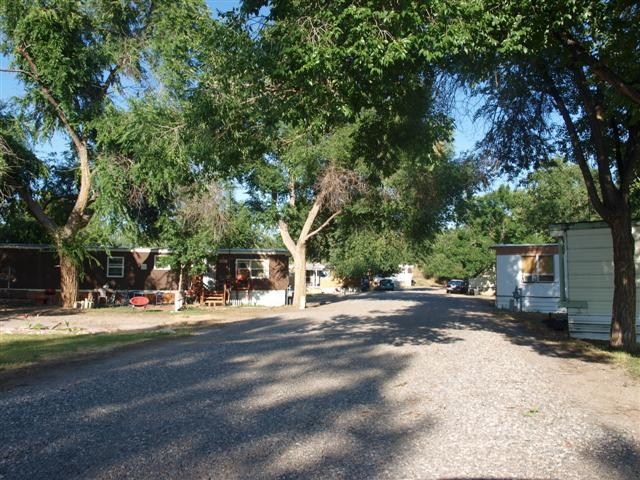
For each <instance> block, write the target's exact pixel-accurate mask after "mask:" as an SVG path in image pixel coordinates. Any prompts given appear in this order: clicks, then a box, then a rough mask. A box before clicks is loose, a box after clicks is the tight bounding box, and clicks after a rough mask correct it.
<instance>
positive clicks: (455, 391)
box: [0, 290, 640, 480]
mask: <svg viewBox="0 0 640 480" xmlns="http://www.w3.org/2000/svg"><path fill="white" fill-rule="evenodd" d="M495 315H496V312H495V311H494V310H493V306H492V304H491V303H490V302H488V301H486V300H483V299H479V298H477V297H463V296H446V295H444V294H441V293H437V292H434V291H428V290H422V291H421V290H412V291H406V292H372V293H367V294H359V295H354V296H347V297H344V300H342V301H337V302H334V303H330V304H327V305H322V306H319V307H315V308H310V309H307V310H306V311H304V312H300V311H294V310H290V311H286V312H282V313H278V314H277V315H273V316H271V317H267V318H260V319H253V320H244V321H238V322H234V323H230V324H225V325H223V326H221V327H217V328H211V329H207V330H203V331H200V332H197V333H196V334H195V335H193V336H191V337H187V338H180V339H176V340H171V341H166V342H159V343H155V344H151V345H147V346H143V347H139V348H135V349H127V350H124V351H120V352H118V353H117V354H114V355H111V356H109V357H107V358H100V359H93V360H89V361H87V362H85V363H84V364H81V365H77V364H76V365H70V366H66V367H59V368H54V369H47V370H44V371H42V372H41V373H38V374H36V375H34V376H30V377H28V378H25V379H24V381H23V382H22V383H21V384H18V385H15V384H14V385H13V386H11V387H9V388H5V389H4V390H3V391H0V412H1V415H0V479H2V480H8V479H30V480H33V479H75V478H78V479H120V478H128V479H152V478H153V479H156V478H160V479H175V478H180V479H184V480H186V479H205V478H212V479H248V478H250V479H276V478H277V479H286V478H303V479H314V478H330V479H341V478H344V479H479V478H517V479H624V480H631V479H635V480H637V479H638V478H640V425H638V424H637V421H638V419H639V418H640V398H638V397H637V396H636V393H637V392H640V387H639V386H638V384H637V382H632V381H630V380H628V379H626V378H625V377H624V375H623V374H621V373H620V372H619V371H614V370H613V369H611V368H610V367H607V366H605V365H601V364H600V365H587V364H586V362H584V360H581V359H579V358H577V359H576V358H573V359H569V358H561V357H560V356H559V355H558V352H552V351H550V350H549V349H547V348H545V347H544V346H542V345H541V344H538V343H537V342H536V341H535V339H533V338H529V337H527V336H525V335H523V333H522V332H521V331H519V330H518V328H514V327H513V326H509V325H504V324H501V323H500V322H496V321H495ZM606 395H609V396H610V398H611V402H615V404H614V405H606V404H605V405H603V404H602V402H600V403H599V402H597V401H592V397H593V398H596V397H597V398H600V399H602V398H605V399H607V398H609V397H606ZM603 396H604V397H603Z"/></svg>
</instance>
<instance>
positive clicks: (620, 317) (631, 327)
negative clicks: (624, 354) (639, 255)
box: [609, 216, 636, 351]
mask: <svg viewBox="0 0 640 480" xmlns="http://www.w3.org/2000/svg"><path fill="white" fill-rule="evenodd" d="M609 226H610V227H611V236H612V239H613V308H612V312H611V338H610V340H609V342H610V345H611V346H612V347H615V348H622V349H623V350H625V351H632V350H634V349H635V348H636V283H635V278H636V266H635V258H634V257H635V241H634V238H633V235H632V232H631V228H632V227H631V218H630V216H619V217H617V218H616V219H615V220H614V221H611V222H609Z"/></svg>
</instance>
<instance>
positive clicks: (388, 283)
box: [376, 278, 395, 290]
mask: <svg viewBox="0 0 640 480" xmlns="http://www.w3.org/2000/svg"><path fill="white" fill-rule="evenodd" d="M393 289H395V284H394V283H393V280H392V279H391V278H381V279H380V281H379V282H378V286H377V287H376V290H393Z"/></svg>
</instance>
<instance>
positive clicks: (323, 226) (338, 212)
mask: <svg viewBox="0 0 640 480" xmlns="http://www.w3.org/2000/svg"><path fill="white" fill-rule="evenodd" d="M340 213H342V212H341V211H340V210H338V211H337V212H334V213H332V214H331V216H330V217H329V218H328V219H327V220H326V221H325V222H324V223H323V224H322V225H320V226H319V227H318V228H316V229H315V230H314V231H313V232H310V233H308V234H307V238H306V239H307V240H309V239H310V238H311V237H313V236H314V235H317V234H318V233H320V232H321V231H322V229H323V228H325V227H326V226H327V225H329V223H331V221H332V220H333V219H334V218H336V217H337V216H338V215H340Z"/></svg>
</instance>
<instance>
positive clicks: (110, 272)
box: [107, 257, 124, 278]
mask: <svg viewBox="0 0 640 480" xmlns="http://www.w3.org/2000/svg"><path fill="white" fill-rule="evenodd" d="M107 277H118V278H122V277H124V257H109V258H107Z"/></svg>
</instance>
